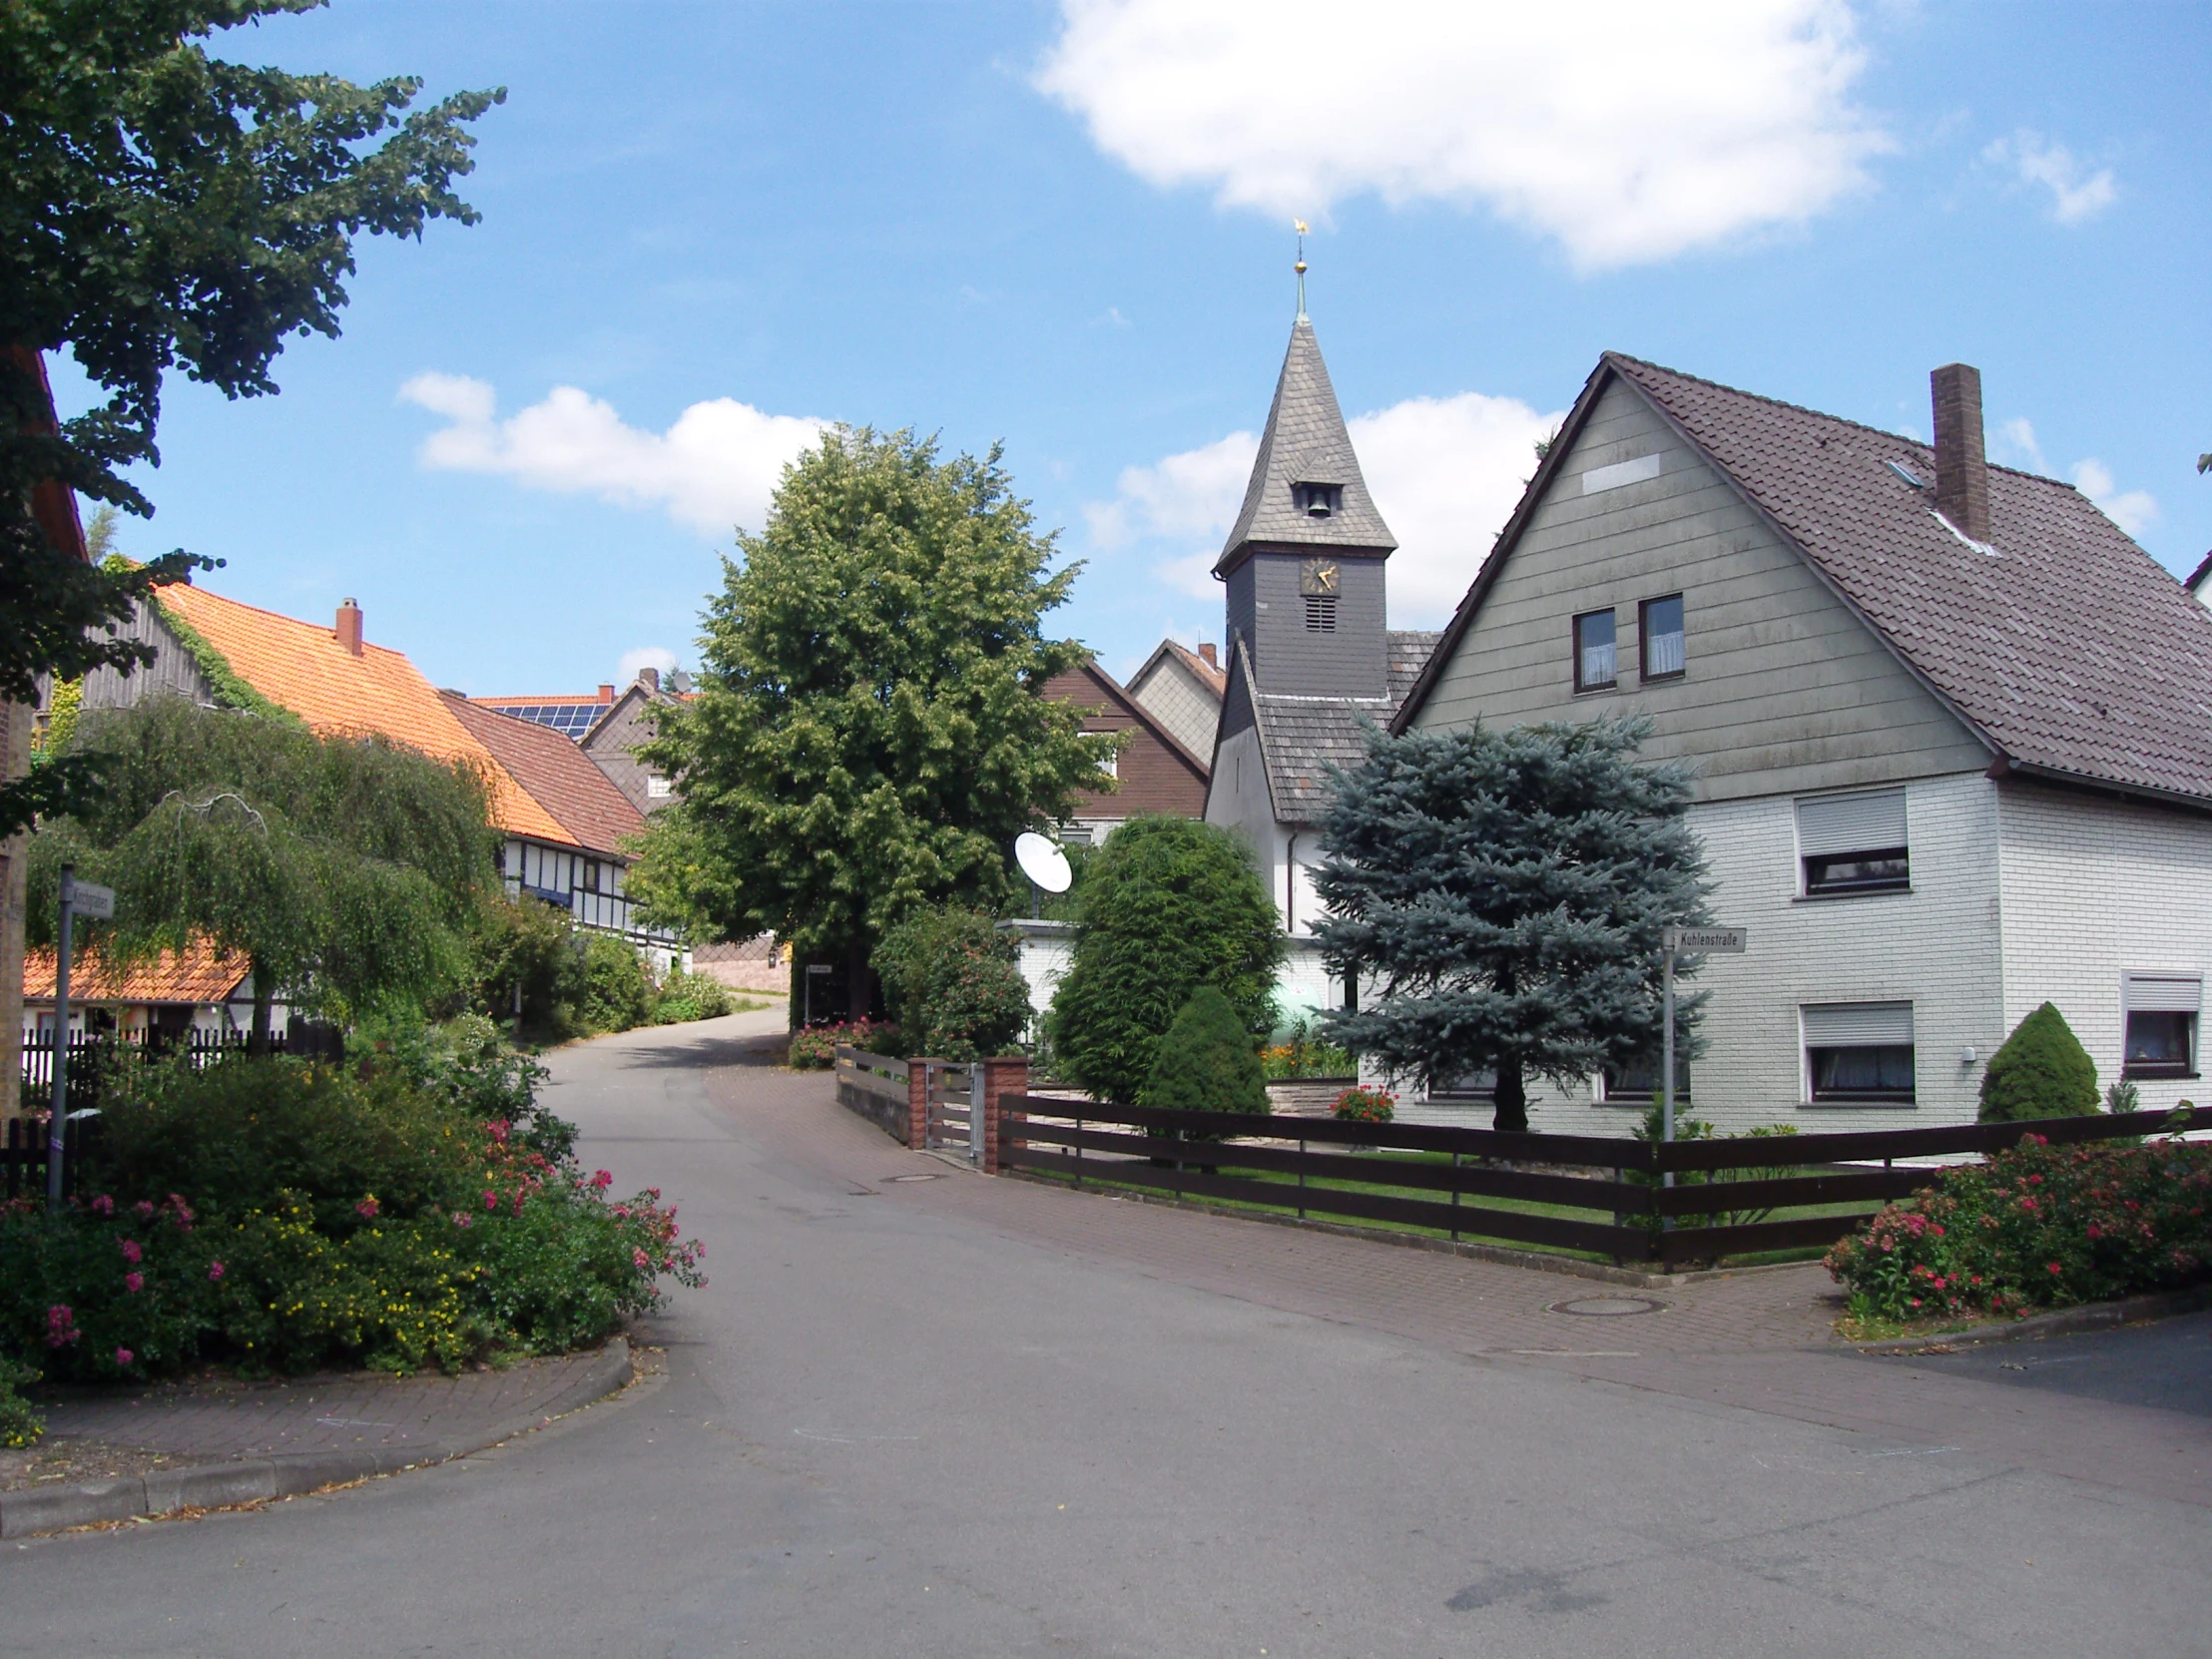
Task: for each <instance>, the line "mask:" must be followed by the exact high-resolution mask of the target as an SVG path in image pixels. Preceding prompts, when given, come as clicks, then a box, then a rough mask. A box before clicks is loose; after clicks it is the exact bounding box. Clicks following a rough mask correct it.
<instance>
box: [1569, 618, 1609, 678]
mask: <svg viewBox="0 0 2212 1659" xmlns="http://www.w3.org/2000/svg"><path fill="white" fill-rule="evenodd" d="M1618 679H1619V667H1618V661H1617V656H1616V652H1615V649H1614V631H1613V613H1612V612H1611V611H1589V612H1585V613H1584V614H1583V615H1581V616H1578V617H1576V618H1575V619H1574V689H1575V690H1576V691H1578V692H1586V691H1608V690H1610V689H1611V688H1612V687H1613V685H1614V684H1615V682H1616V681H1617V680H1618Z"/></svg>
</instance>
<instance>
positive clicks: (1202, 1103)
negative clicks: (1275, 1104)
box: [1138, 985, 1268, 1112]
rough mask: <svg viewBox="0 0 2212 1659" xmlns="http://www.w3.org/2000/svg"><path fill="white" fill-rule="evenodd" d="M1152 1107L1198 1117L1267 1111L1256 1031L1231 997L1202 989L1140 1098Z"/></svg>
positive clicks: (1171, 1033) (1162, 1046)
mask: <svg viewBox="0 0 2212 1659" xmlns="http://www.w3.org/2000/svg"><path fill="white" fill-rule="evenodd" d="M1138 1098H1139V1101H1140V1103H1141V1104H1143V1105H1146V1106H1167V1107H1179V1108H1181V1109H1183V1110H1185V1111H1195V1112H1265V1111H1267V1110H1268V1080H1267V1075H1266V1074H1265V1073H1264V1072H1263V1071H1261V1069H1260V1054H1259V1049H1258V1047H1257V1045H1256V1044H1255V1043H1254V1042H1253V1040H1252V1032H1251V1030H1250V1028H1249V1027H1247V1026H1246V1024H1245V1023H1244V1021H1243V1020H1241V1019H1239V1018H1238V1017H1237V1010H1236V1009H1235V1008H1233V1007H1232V1006H1230V1002H1229V998H1228V997H1226V996H1225V995H1223V994H1222V992H1221V990H1220V988H1219V987H1218V986H1214V985H1201V986H1199V988H1198V989H1197V990H1196V991H1194V992H1192V993H1191V999H1190V1001H1188V1002H1186V1003H1185V1004H1184V1005H1183V1011H1182V1012H1181V1013H1180V1014H1177V1015H1176V1016H1175V1023H1174V1024H1173V1025H1171V1026H1169V1027H1168V1032H1167V1035H1166V1036H1165V1037H1163V1038H1161V1039H1160V1043H1159V1047H1158V1049H1157V1050H1156V1051H1155V1054H1154V1058H1153V1062H1152V1075H1151V1076H1150V1077H1149V1078H1147V1079H1146V1081H1145V1086H1144V1091H1143V1093H1142V1094H1141V1095H1140V1096H1139V1097H1138Z"/></svg>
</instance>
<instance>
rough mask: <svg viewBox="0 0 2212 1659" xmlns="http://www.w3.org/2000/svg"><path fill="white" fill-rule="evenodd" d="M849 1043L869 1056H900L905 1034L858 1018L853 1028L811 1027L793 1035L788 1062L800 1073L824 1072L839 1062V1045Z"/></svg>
mask: <svg viewBox="0 0 2212 1659" xmlns="http://www.w3.org/2000/svg"><path fill="white" fill-rule="evenodd" d="M839 1043H849V1044H851V1045H852V1046H853V1047H854V1048H857V1049H861V1050H863V1051H865V1052H866V1053H869V1054H889V1055H894V1056H895V1055H898V1054H900V1053H901V1052H902V1051H903V1050H904V1048H905V1046H906V1041H905V1035H904V1033H903V1032H901V1031H900V1030H899V1028H898V1027H897V1026H895V1025H886V1024H884V1023H883V1022H882V1021H881V1020H867V1019H856V1020H854V1021H852V1022H851V1023H850V1024H849V1025H809V1026H804V1027H802V1028H801V1029H800V1030H797V1031H794V1032H793V1033H792V1045H791V1051H790V1052H789V1053H788V1054H787V1055H786V1056H785V1060H784V1063H785V1064H786V1065H788V1066H791V1067H793V1068H795V1069H797V1070H799V1071H821V1070H824V1069H826V1068H827V1067H830V1066H833V1065H835V1064H836V1062H837V1044H839Z"/></svg>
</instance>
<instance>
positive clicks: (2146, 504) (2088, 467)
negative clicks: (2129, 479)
mask: <svg viewBox="0 0 2212 1659" xmlns="http://www.w3.org/2000/svg"><path fill="white" fill-rule="evenodd" d="M2073 481H2074V487H2075V488H2076V489H2078V490H2080V491H2081V493H2082V494H2083V495H2086V496H2087V497H2088V498H2089V499H2090V500H2091V501H2094V502H2095V503H2096V504H2097V506H2098V508H2099V509H2100V510H2101V511H2102V512H2103V514H2104V516H2105V517H2106V518H2108V519H2110V520H2111V521H2112V522H2113V523H2114V524H2117V525H2118V526H2119V527H2120V528H2121V529H2123V530H2125V531H2126V532H2127V533H2128V534H2129V535H2131V536H2139V535H2141V534H2142V533H2143V532H2144V531H2145V530H2147V529H2149V528H2150V527H2151V526H2152V525H2153V524H2156V523H2157V522H2158V502H2157V499H2156V498H2155V497H2154V496H2152V494H2151V493H2150V491H2148V490H2123V489H2121V488H2120V487H2119V484H2118V483H2117V481H2116V480H2114V478H2113V476H2112V469H2111V468H2110V467H2108V466H2106V465H2105V464H2104V463H2103V462H2102V461H2100V460H2098V459H2096V458H2095V457H2094V456H2091V457H2090V458H2089V459H2088V460H2086V461H2076V462H2075V463H2074V469H2073Z"/></svg>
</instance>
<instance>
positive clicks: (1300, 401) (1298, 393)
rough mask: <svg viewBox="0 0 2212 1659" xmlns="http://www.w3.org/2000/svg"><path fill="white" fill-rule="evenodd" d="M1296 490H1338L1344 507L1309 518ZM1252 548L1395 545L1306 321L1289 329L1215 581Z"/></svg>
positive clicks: (1385, 548) (1383, 549) (1384, 549)
mask: <svg viewBox="0 0 2212 1659" xmlns="http://www.w3.org/2000/svg"><path fill="white" fill-rule="evenodd" d="M1294 484H1335V485H1337V486H1339V487H1340V488H1341V489H1342V490H1343V492H1344V500H1343V504H1342V505H1341V506H1340V507H1339V508H1338V510H1337V511H1335V512H1333V513H1331V514H1330V515H1329V516H1328V517H1327V518H1313V517H1310V516H1308V514H1307V513H1306V511H1305V510H1304V509H1303V508H1302V507H1301V506H1300V505H1299V503H1298V502H1297V500H1296V499H1295V498H1294V497H1293V495H1292V493H1291V486H1292V485H1294ZM1254 542H1271V543H1288V544H1290V545H1293V546H1310V547H1337V548H1357V549H1368V550H1371V551H1373V552H1377V553H1388V552H1390V551H1391V550H1392V549H1393V548H1395V547H1396V546H1397V539H1396V538H1395V537H1394V536H1392V535H1391V534H1390V527H1389V526H1388V525H1387V524H1384V523H1383V515H1382V513H1381V512H1379V511H1377V509H1376V505H1375V498H1374V497H1373V496H1371V495H1369V494H1368V481H1367V479H1366V477H1365V476H1363V475H1362V473H1361V471H1360V457H1359V456H1358V455H1356V454H1355V453H1353V448H1352V434H1351V433H1350V432H1348V431H1346V430H1345V417H1344V411H1343V410H1342V409H1340V408H1338V407H1337V391H1336V388H1335V387H1334V386H1332V385H1331V384H1330V383H1329V365H1328V364H1327V363H1325V362H1323V361H1322V358H1321V342H1320V341H1319V340H1317V339H1316V338H1315V337H1314V325H1313V323H1311V322H1309V321H1308V320H1307V319H1306V318H1305V317H1303V316H1302V317H1300V318H1299V319H1298V321H1297V322H1295V323H1293V324H1292V326H1291V344H1290V349H1289V350H1288V351H1286V352H1285V353H1284V354H1283V372H1282V374H1281V376H1280V377H1278V379H1277V380H1276V382H1275V402H1274V403H1273V405H1271V406H1270V408H1269V409H1268V429H1267V432H1266V433H1265V435H1263V436H1262V437H1261V439H1260V453H1259V455H1258V456H1257V457H1256V458H1255V459H1254V460H1253V463H1252V479H1251V482H1250V483H1248V484H1247V485H1246V486H1245V498H1244V506H1243V508H1242V509H1240V510H1239V512H1238V514H1237V522H1236V525H1235V527H1234V528H1233V529H1231V530H1230V532H1229V540H1228V543H1227V544H1226V545H1225V546H1224V547H1223V548H1222V553H1221V558H1220V559H1219V560H1218V561H1216V563H1215V565H1214V574H1215V575H1216V576H1226V575H1228V574H1229V572H1230V571H1232V570H1234V569H1235V568H1236V567H1237V566H1238V565H1239V564H1241V563H1242V562H1243V560H1244V556H1245V553H1246V551H1247V549H1248V548H1249V547H1250V545H1251V544H1252V543H1254Z"/></svg>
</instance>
